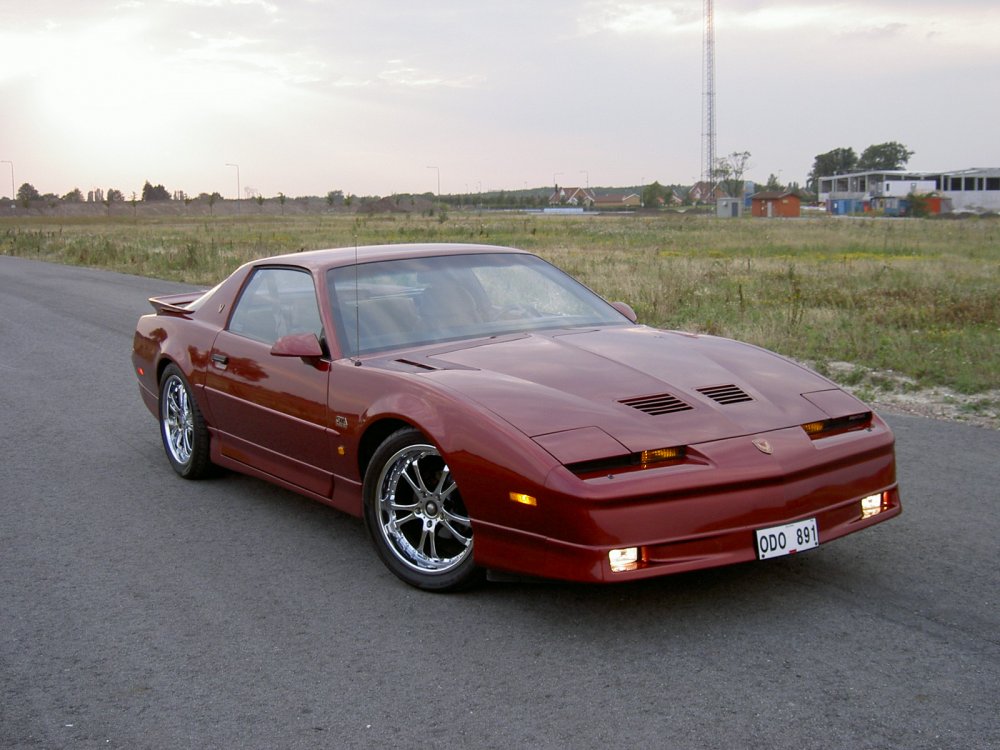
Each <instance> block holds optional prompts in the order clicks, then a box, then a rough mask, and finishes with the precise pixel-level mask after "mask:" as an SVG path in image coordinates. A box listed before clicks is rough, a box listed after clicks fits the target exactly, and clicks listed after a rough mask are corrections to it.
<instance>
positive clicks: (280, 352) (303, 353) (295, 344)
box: [271, 333, 323, 359]
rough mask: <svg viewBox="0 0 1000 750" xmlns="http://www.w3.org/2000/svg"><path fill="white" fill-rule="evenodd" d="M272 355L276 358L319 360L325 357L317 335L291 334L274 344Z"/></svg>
mask: <svg viewBox="0 0 1000 750" xmlns="http://www.w3.org/2000/svg"><path fill="white" fill-rule="evenodd" d="M271 354H272V355H273V356H275V357H301V358H302V359H319V358H320V357H322V356H323V347H322V346H320V343H319V339H318V338H316V334H315V333H290V334H288V335H287V336H282V337H281V338H280V339H278V340H277V341H275V342H274V346H272V347H271Z"/></svg>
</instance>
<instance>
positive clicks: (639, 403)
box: [618, 393, 691, 417]
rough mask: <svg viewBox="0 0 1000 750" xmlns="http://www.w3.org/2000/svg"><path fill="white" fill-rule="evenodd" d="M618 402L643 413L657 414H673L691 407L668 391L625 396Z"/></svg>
mask: <svg viewBox="0 0 1000 750" xmlns="http://www.w3.org/2000/svg"><path fill="white" fill-rule="evenodd" d="M618 403H620V404H625V406H631V407H632V408H633V409H638V410H639V411H641V412H643V413H645V414H651V415H652V416H654V417H655V416H659V415H660V414H673V413H674V412H678V411H687V410H688V409H690V408H691V407H690V406H688V405H687V404H685V403H684V402H683V401H681V400H680V399H679V398H677V397H676V396H671V395H670V394H669V393H661V394H659V395H658V396H639V397H638V398H626V399H623V400H622V401H619V402H618Z"/></svg>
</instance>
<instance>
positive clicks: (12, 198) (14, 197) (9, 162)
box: [0, 159, 17, 203]
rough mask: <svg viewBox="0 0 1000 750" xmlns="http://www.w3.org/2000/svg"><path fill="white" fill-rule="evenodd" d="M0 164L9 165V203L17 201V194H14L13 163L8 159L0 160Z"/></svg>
mask: <svg viewBox="0 0 1000 750" xmlns="http://www.w3.org/2000/svg"><path fill="white" fill-rule="evenodd" d="M0 164H10V200H11V203H13V202H15V201H16V200H17V193H16V192H14V162H12V161H11V160H10V159H3V160H0Z"/></svg>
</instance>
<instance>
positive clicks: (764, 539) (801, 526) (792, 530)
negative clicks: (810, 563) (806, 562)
mask: <svg viewBox="0 0 1000 750" xmlns="http://www.w3.org/2000/svg"><path fill="white" fill-rule="evenodd" d="M756 533H757V559H758V560H767V559H769V558H771V557H781V556H782V555H793V554H795V553H796V552H801V551H802V550H806V549H812V548H813V547H817V546H819V532H817V531H816V519H815V518H807V519H806V520H805V521H797V522H796V523H786V524H785V525H784V526H772V527H771V528H769V529H757V531H756Z"/></svg>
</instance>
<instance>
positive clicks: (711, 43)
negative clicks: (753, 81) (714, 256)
mask: <svg viewBox="0 0 1000 750" xmlns="http://www.w3.org/2000/svg"><path fill="white" fill-rule="evenodd" d="M704 2H705V45H704V50H703V52H702V61H701V68H702V76H703V80H702V97H703V99H702V109H701V112H702V134H701V135H702V144H701V159H702V162H701V164H702V167H701V179H702V181H703V182H704V183H705V184H706V185H708V188H709V199H710V200H711V199H712V198H714V195H715V19H714V13H713V10H712V0H704Z"/></svg>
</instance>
